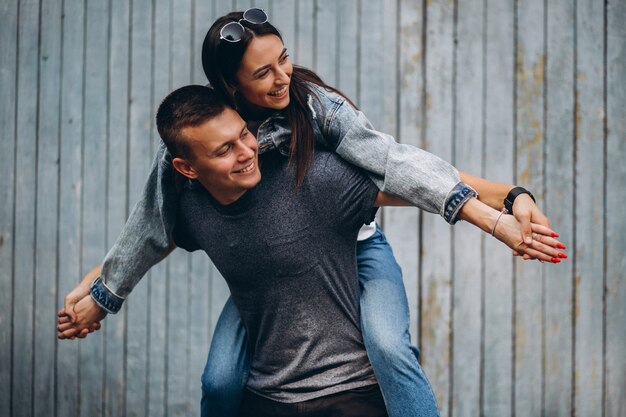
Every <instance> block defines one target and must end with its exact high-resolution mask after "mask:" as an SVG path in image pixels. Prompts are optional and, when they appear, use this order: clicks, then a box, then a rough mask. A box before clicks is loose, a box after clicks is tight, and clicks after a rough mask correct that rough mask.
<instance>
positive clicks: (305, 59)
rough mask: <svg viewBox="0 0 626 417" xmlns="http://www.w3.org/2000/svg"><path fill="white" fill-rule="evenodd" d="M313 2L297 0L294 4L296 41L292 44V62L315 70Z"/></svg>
mask: <svg viewBox="0 0 626 417" xmlns="http://www.w3.org/2000/svg"><path fill="white" fill-rule="evenodd" d="M315 13H316V11H315V2H314V1H307V0H298V2H297V3H296V18H295V20H296V27H297V29H298V30H297V32H296V39H295V41H293V42H292V45H293V46H292V50H295V51H297V53H296V54H294V55H295V56H294V62H295V63H296V64H298V65H302V66H303V67H307V68H311V69H313V70H314V69H315V40H314V39H315V26H314V22H315Z"/></svg>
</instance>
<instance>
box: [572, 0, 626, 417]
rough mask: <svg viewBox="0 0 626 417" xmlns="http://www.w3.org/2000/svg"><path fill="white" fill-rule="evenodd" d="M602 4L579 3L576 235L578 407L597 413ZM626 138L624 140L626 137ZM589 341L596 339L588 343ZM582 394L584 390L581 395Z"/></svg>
mask: <svg viewBox="0 0 626 417" xmlns="http://www.w3.org/2000/svg"><path fill="white" fill-rule="evenodd" d="M603 52H604V7H603V4H602V3H598V2H594V1H588V0H585V1H578V2H577V3H576V56H577V58H576V100H577V108H576V177H575V187H576V219H575V221H576V236H575V245H576V246H575V250H576V252H575V255H576V264H575V276H576V282H575V291H576V304H575V312H576V315H575V319H574V320H575V321H574V323H575V326H576V327H575V340H574V343H575V346H574V349H575V356H574V359H575V362H574V375H575V379H574V392H575V393H576V396H575V399H574V409H575V410H576V415H577V416H581V417H583V416H594V415H597V414H598V410H601V409H602V403H603V394H604V393H603V379H604V366H603V350H604V346H603V342H602V340H603V325H604V318H603V308H604V306H603V296H604V255H605V253H604V238H605V237H604V201H603V184H604V180H605V178H604V172H603V170H602V168H600V167H603V166H604V163H605V159H604V146H605V141H604V122H605V111H606V110H605V107H604V97H603V95H604V88H603V84H602V81H601V80H602V79H603V77H604V75H605V74H604V69H605V68H604V53H603ZM622 140H623V138H622ZM590 340H593V341H595V342H594V343H589V341H590ZM582 393H584V394H582Z"/></svg>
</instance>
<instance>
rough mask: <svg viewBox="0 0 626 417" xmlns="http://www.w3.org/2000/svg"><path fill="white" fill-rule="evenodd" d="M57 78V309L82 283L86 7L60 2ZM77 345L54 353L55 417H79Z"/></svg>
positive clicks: (64, 345) (68, 344)
mask: <svg viewBox="0 0 626 417" xmlns="http://www.w3.org/2000/svg"><path fill="white" fill-rule="evenodd" d="M63 14H64V15H65V18H64V19H63V48H62V54H63V61H62V64H61V65H62V74H61V132H60V147H61V154H60V155H61V158H60V178H61V181H60V184H59V194H60V195H59V242H60V243H61V244H60V245H59V265H58V267H59V272H58V277H59V285H58V301H57V302H58V305H59V307H61V306H63V298H64V297H65V295H66V294H67V293H69V292H70V291H71V290H72V289H73V288H74V287H75V286H76V284H77V283H78V282H79V280H80V279H81V277H82V276H81V265H80V251H81V216H80V213H81V200H82V191H83V190H82V164H83V159H82V128H83V113H82V110H83V90H84V78H83V73H84V67H83V65H84V42H85V39H84V37H85V32H84V26H85V20H84V19H85V7H84V3H83V2H79V3H76V4H70V3H64V8H63ZM78 347H79V346H78V343H76V341H69V340H66V341H62V342H59V344H58V350H57V375H56V378H57V384H58V387H59V389H58V390H57V407H56V412H57V415H59V416H78V415H79V411H78V406H79V391H80V386H81V384H80V380H79V372H78V370H79V367H78V366H77V363H78V361H79V349H78Z"/></svg>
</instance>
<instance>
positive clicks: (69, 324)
mask: <svg viewBox="0 0 626 417" xmlns="http://www.w3.org/2000/svg"><path fill="white" fill-rule="evenodd" d="M72 313H73V314H74V317H75V319H74V320H72V319H71V316H70V314H69V313H68V312H67V311H66V310H65V309H63V310H61V311H59V320H58V323H59V324H58V326H57V331H58V332H59V333H58V334H57V337H58V338H59V339H74V338H76V337H78V338H84V337H86V336H87V335H88V334H89V333H91V332H93V331H96V330H98V329H99V328H100V321H102V320H103V319H104V318H105V317H106V315H107V313H106V312H105V311H104V310H102V309H101V308H100V307H99V306H98V305H97V304H96V303H95V301H93V299H92V298H91V295H90V294H89V293H87V295H86V296H84V297H83V298H82V299H81V300H79V301H78V302H77V303H75V305H74V306H73V311H72Z"/></svg>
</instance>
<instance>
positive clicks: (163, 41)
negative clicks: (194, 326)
mask: <svg viewBox="0 0 626 417" xmlns="http://www.w3.org/2000/svg"><path fill="white" fill-rule="evenodd" d="M171 8H172V2H171V1H170V0H159V1H157V2H155V3H154V12H153V13H154V23H153V27H152V28H153V30H154V38H153V43H154V49H153V50H154V56H153V59H154V67H153V69H152V74H153V75H152V77H153V79H152V106H151V109H152V112H156V109H157V108H158V105H159V104H160V102H161V101H162V100H163V99H164V98H165V96H166V95H167V94H168V93H169V92H170V91H171V50H172V35H171V30H172V19H171ZM179 47H181V48H182V47H183V46H182V45H181V46H179ZM200 71H202V70H201V69H200ZM202 74H203V73H202ZM203 77H204V75H203ZM150 119H151V121H152V123H151V124H150V139H151V142H152V147H151V151H150V152H151V154H152V155H154V154H155V153H156V150H157V149H158V146H159V145H160V138H159V134H158V132H157V130H156V125H155V123H154V117H153V116H151V118H150ZM168 268H169V260H168V261H162V262H161V263H160V264H158V265H157V266H155V267H153V268H152V269H151V270H150V280H149V282H148V286H149V288H148V292H149V294H150V301H149V304H150V305H149V313H148V314H149V326H150V328H149V330H148V332H149V336H148V340H149V343H148V349H149V350H148V354H149V359H148V368H149V376H148V393H147V400H148V405H147V415H148V416H157V417H158V416H165V415H166V414H167V407H166V402H167V394H166V390H167V357H168V350H167V331H168V327H167V316H168V310H167V308H166V307H167V305H168V297H167V287H168V278H169V277H168Z"/></svg>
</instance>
